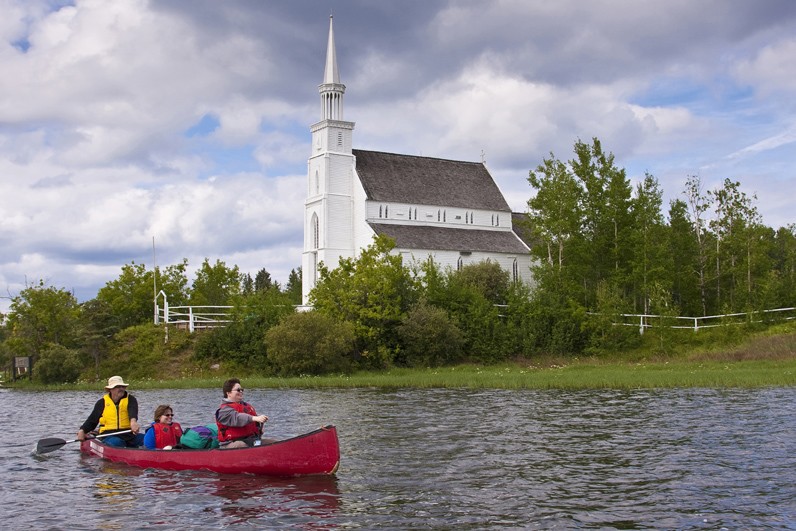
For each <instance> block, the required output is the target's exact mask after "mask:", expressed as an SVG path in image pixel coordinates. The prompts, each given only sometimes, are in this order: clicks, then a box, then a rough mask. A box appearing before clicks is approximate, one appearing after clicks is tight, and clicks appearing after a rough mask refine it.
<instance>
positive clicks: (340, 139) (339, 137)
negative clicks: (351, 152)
mask: <svg viewBox="0 0 796 531" xmlns="http://www.w3.org/2000/svg"><path fill="white" fill-rule="evenodd" d="M337 145H338V146H342V145H343V132H342V131H339V132H338V133H337Z"/></svg>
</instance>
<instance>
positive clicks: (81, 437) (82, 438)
mask: <svg viewBox="0 0 796 531" xmlns="http://www.w3.org/2000/svg"><path fill="white" fill-rule="evenodd" d="M75 439H77V440H78V441H85V440H86V432H84V431H83V430H77V436H76V437H75Z"/></svg>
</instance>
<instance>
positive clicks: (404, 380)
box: [14, 358, 796, 391]
mask: <svg viewBox="0 0 796 531" xmlns="http://www.w3.org/2000/svg"><path fill="white" fill-rule="evenodd" d="M229 376H231V375H227V374H223V375H222V374H219V375H218V376H206V377H199V378H182V379H174V380H134V379H133V381H132V382H131V384H132V386H133V388H135V389H212V388H217V387H220V385H221V383H222V382H223V380H224V379H225V378H227V377H229ZM240 377H241V378H242V379H245V381H246V387H248V388H261V389H326V388H328V389H333V388H381V389H399V388H417V389H424V388H464V389H568V390H576V389H651V388H696V387H710V388H730V387H735V388H760V387H790V386H794V385H796V358H790V359H755V360H741V361H731V360H701V361H699V360H697V361H694V360H688V361H685V360H669V361H658V362H647V361H644V362H633V363H629V362H616V361H613V362H602V361H599V360H570V361H569V362H567V363H565V364H560V365H559V364H556V363H553V364H550V365H547V366H538V365H528V364H527V363H519V362H518V363H510V364H501V365H493V366H477V365H457V366H453V367H438V368H424V369H398V368H394V369H390V370H387V371H383V372H358V373H354V374H350V375H326V376H301V377H294V378H279V377H268V376H258V375H256V374H248V375H241V376H240ZM14 388H16V389H20V390H31V391H66V390H93V391H95V390H97V389H98V388H101V385H100V384H97V383H94V382H84V383H78V384H68V385H58V386H42V385H36V384H30V383H28V382H20V383H18V384H17V385H15V386H14Z"/></svg>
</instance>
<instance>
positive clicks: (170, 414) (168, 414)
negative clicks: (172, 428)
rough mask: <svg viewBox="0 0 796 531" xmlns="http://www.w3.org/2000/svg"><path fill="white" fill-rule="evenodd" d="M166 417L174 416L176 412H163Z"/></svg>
mask: <svg viewBox="0 0 796 531" xmlns="http://www.w3.org/2000/svg"><path fill="white" fill-rule="evenodd" d="M163 416H164V417H173V416H174V413H163Z"/></svg>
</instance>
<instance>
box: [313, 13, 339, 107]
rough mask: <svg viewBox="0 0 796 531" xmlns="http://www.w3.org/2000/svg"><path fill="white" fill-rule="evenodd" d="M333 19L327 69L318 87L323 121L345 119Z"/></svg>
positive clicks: (330, 24) (330, 27) (330, 29)
mask: <svg viewBox="0 0 796 531" xmlns="http://www.w3.org/2000/svg"><path fill="white" fill-rule="evenodd" d="M333 22H334V20H333V18H332V16H331V15H330V16H329V44H328V47H327V49H326V68H325V69H324V72H323V83H321V84H320V85H319V86H318V91H319V92H320V93H321V120H342V119H343V94H345V85H343V84H342V83H340V72H338V70H337V53H336V52H335V50H334V25H333Z"/></svg>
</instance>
